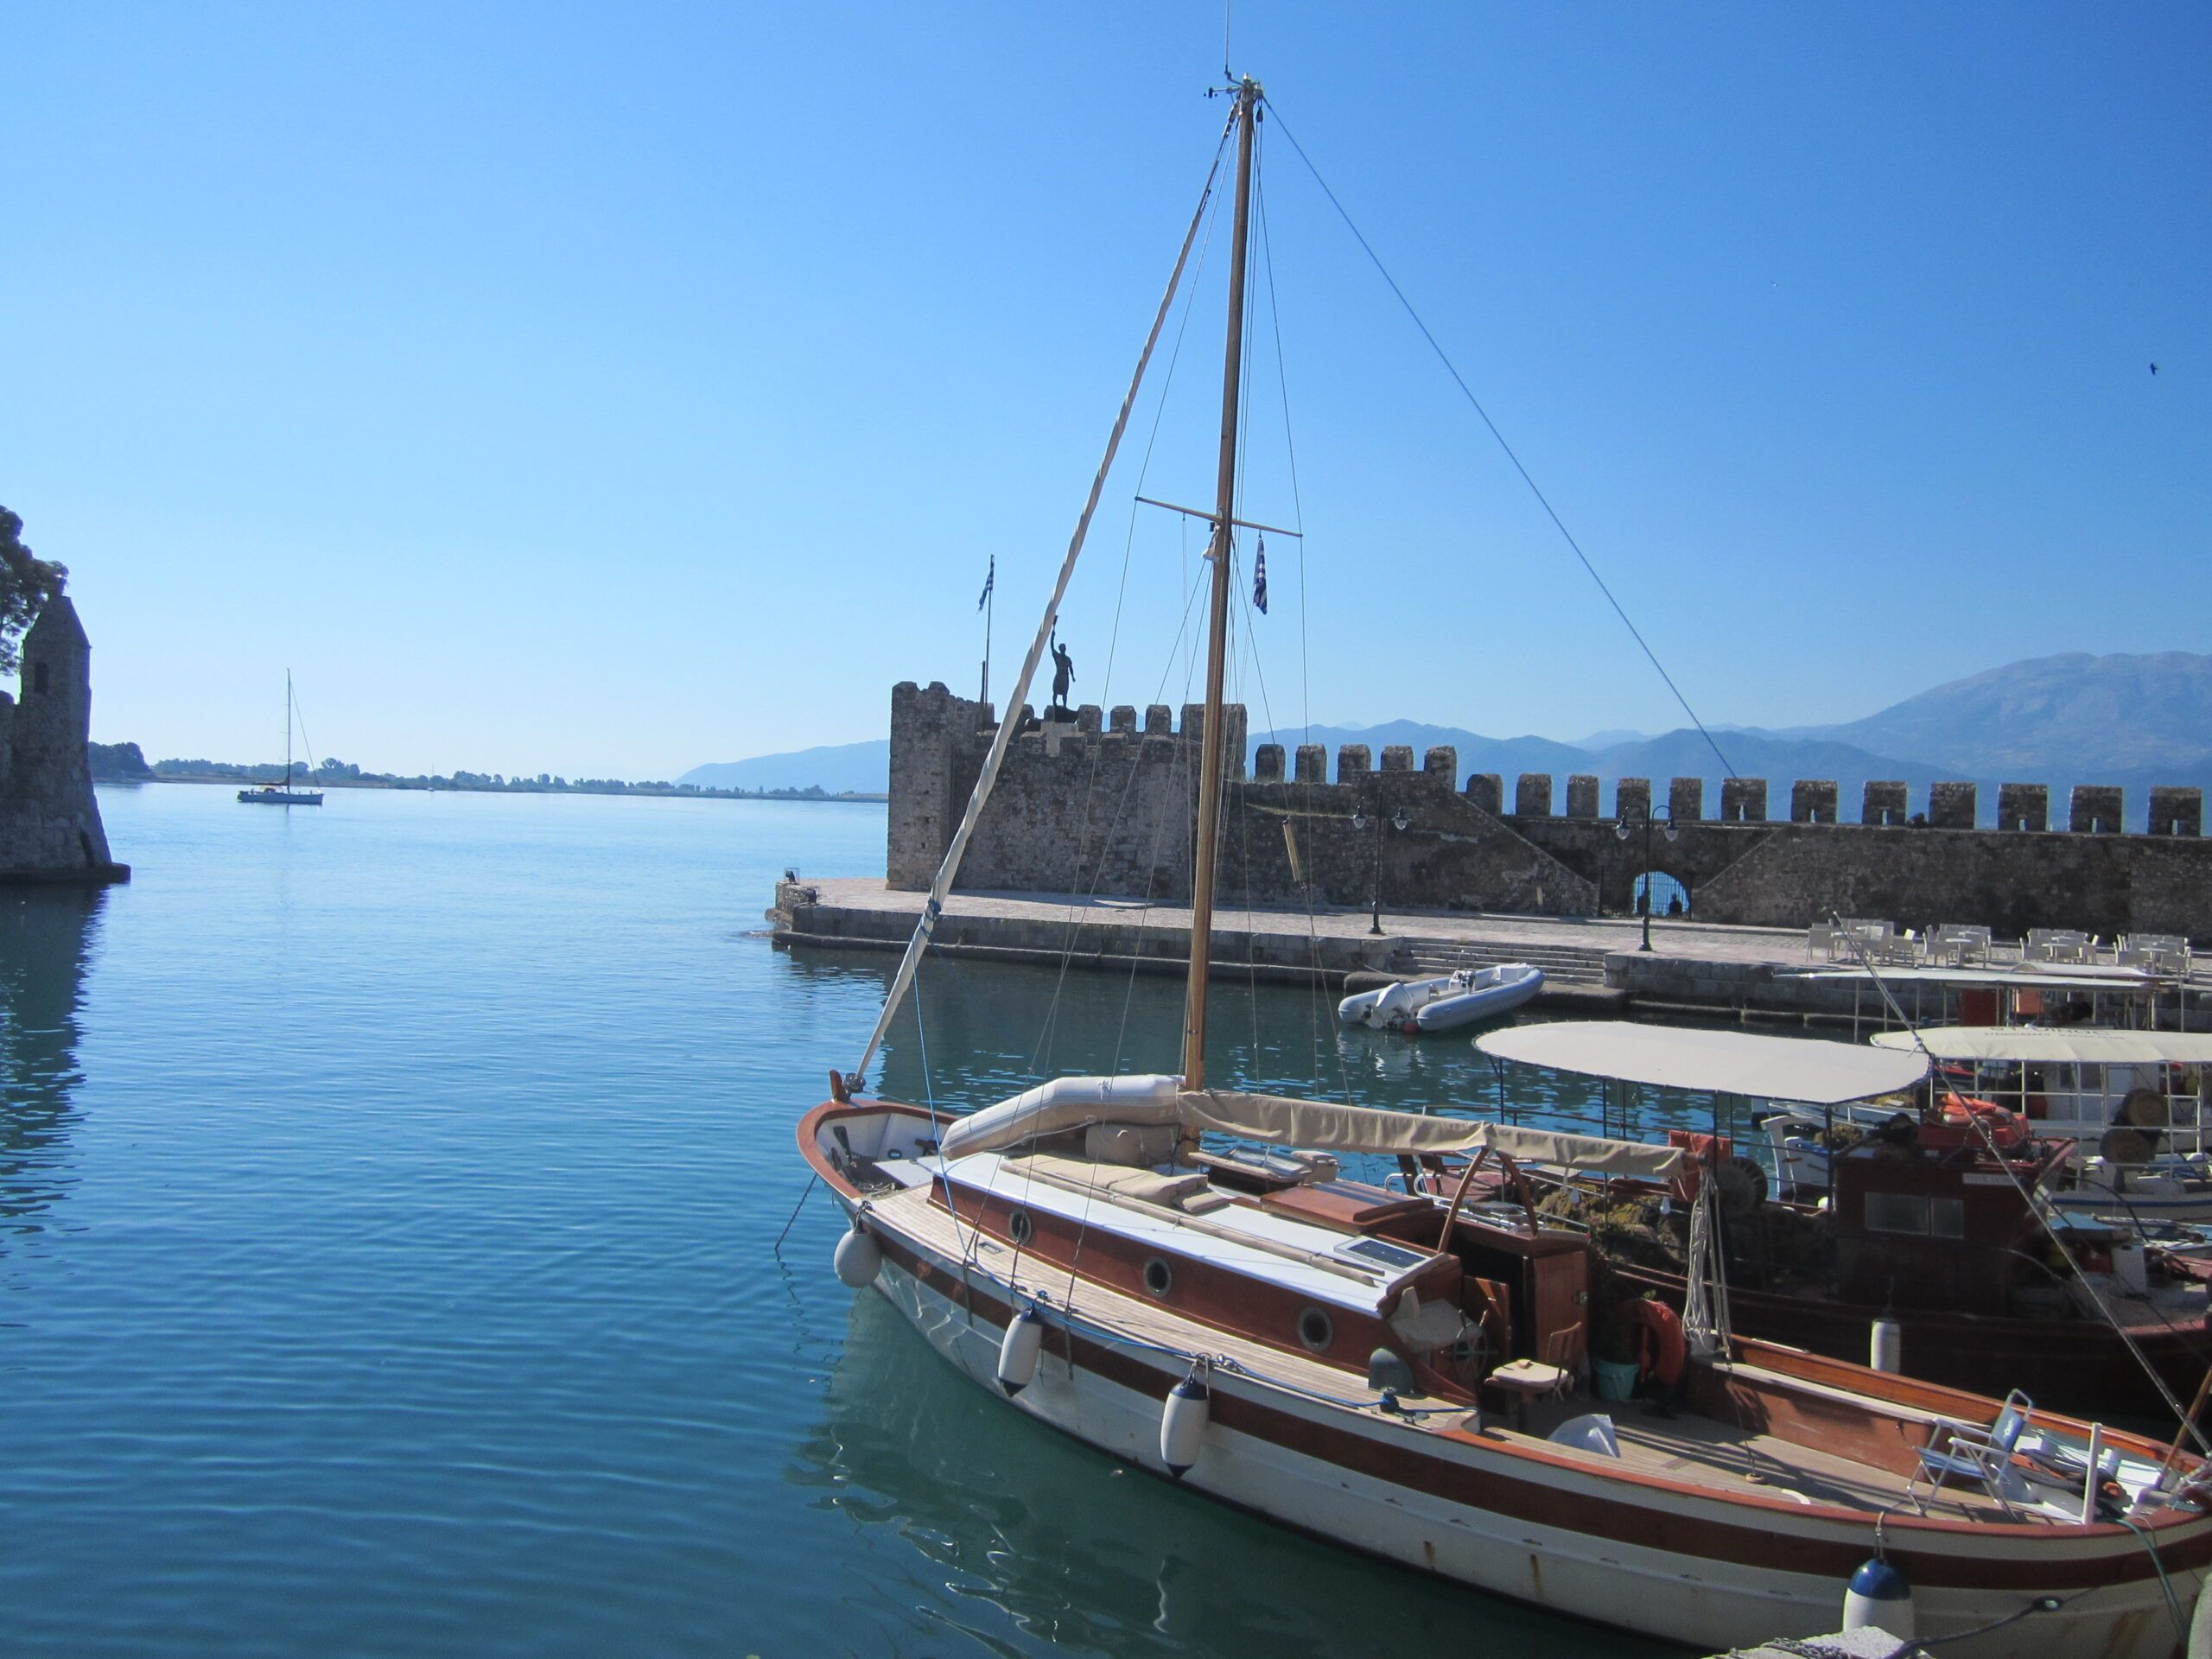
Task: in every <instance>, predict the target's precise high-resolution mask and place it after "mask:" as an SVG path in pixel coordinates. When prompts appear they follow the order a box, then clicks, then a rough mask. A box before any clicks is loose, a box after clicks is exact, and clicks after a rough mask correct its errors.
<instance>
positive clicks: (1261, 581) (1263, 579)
mask: <svg viewBox="0 0 2212 1659" xmlns="http://www.w3.org/2000/svg"><path fill="white" fill-rule="evenodd" d="M1252 606H1253V608H1254V609H1255V610H1256V611H1258V612H1259V613H1260V614H1261V615H1262V616H1265V615H1266V614H1267V613H1268V538H1267V537H1264V536H1262V537H1260V545H1259V550H1258V551H1257V552H1256V553H1255V554H1254V555H1253V557H1252Z"/></svg>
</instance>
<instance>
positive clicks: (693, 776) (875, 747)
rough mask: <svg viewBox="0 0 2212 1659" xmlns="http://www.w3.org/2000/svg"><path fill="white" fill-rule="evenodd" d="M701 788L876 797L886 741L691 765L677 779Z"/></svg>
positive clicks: (887, 759)
mask: <svg viewBox="0 0 2212 1659" xmlns="http://www.w3.org/2000/svg"><path fill="white" fill-rule="evenodd" d="M676 781H677V783H679V784H696V785H699V786H700V787H701V788H702V789H805V788H807V787H808V786H809V785H818V786H819V787H820V788H822V789H823V791H827V792H828V793H829V794H831V795H843V794H847V793H851V794H855V795H881V794H883V793H885V792H886V791H888V790H889V789H890V787H891V740H890V739H889V738H887V737H879V738H877V739H875V740H874V741H872V742H868V743H833V744H829V745H828V746H826V747H822V748H814V749H795V750H793V751H792V752H791V753H789V754H763V755H758V756H756V757H754V758H753V760H723V761H719V762H717V763H715V765H712V766H694V767H692V768H691V770H690V771H689V772H685V773H684V774H683V776H682V777H681V778H679V779H677V780H676Z"/></svg>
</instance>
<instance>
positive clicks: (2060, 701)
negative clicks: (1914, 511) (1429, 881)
mask: <svg viewBox="0 0 2212 1659" xmlns="http://www.w3.org/2000/svg"><path fill="white" fill-rule="evenodd" d="M1711 729H1712V732H1713V738H1714V740H1715V741H1717V743H1718V745H1719V750H1720V752H1721V753H1722V754H1725V755H1726V758H1727V764H1726V766H1723V765H1722V763H1721V761H1720V760H1719V757H1717V756H1716V755H1715V754H1714V753H1713V746H1712V745H1710V744H1708V743H1707V741H1706V740H1705V739H1704V738H1703V737H1701V736H1700V734H1698V733H1697V732H1696V731H1694V730H1693V729H1683V730H1677V731H1672V732H1666V733H1662V734H1657V735H1649V734H1643V733H1639V732H1630V731H1605V732H1598V733H1593V734H1592V735H1591V736H1589V737H1587V738H1586V739H1584V740H1583V741H1581V742H1580V743H1560V742H1555V741H1553V740H1552V739H1550V738H1544V737H1507V738H1498V737H1484V736H1483V735H1482V734H1479V733H1476V732H1470V731H1465V730H1462V729H1460V728H1457V727H1450V726H1427V725H1422V724H1421V723H1420V722H1419V721H1409V720H1396V721H1386V722H1384V723H1383V724H1382V725H1379V726H1316V727H1313V728H1311V729H1310V730H1306V729H1294V730H1289V731H1284V732H1281V733H1280V734H1277V733H1268V732H1262V733H1256V734H1254V735H1253V737H1252V739H1251V745H1252V747H1253V748H1255V749H1256V748H1257V747H1259V745H1261V744H1262V743H1266V742H1279V743H1281V744H1282V745H1283V746H1284V747H1285V748H1286V749H1288V750H1291V751H1293V752H1295V750H1296V747H1297V746H1298V745H1299V744H1300V743H1320V744H1324V745H1325V746H1326V747H1328V749H1329V752H1330V772H1331V775H1332V776H1333V775H1334V773H1335V768H1336V751H1337V749H1338V747H1339V746H1340V745H1342V744H1345V743H1365V744H1367V745H1368V746H1369V747H1370V748H1372V749H1373V750H1374V751H1375V761H1376V764H1377V765H1379V764H1381V761H1382V751H1383V747H1384V746H1386V745H1388V744H1393V743H1403V744H1407V745H1408V746H1410V747H1412V749H1413V751H1414V764H1415V765H1416V766H1418V765H1420V763H1421V755H1422V753H1424V752H1425V751H1426V750H1427V749H1428V748H1430V747H1433V746H1435V745H1437V744H1451V745H1452V746H1454V747H1457V748H1458V750H1459V779H1460V781H1462V782H1464V781H1465V779H1466V777H1467V774H1469V773H1470V772H1497V773H1499V774H1500V775H1501V776H1502V777H1503V779H1505V789H1506V799H1507V801H1508V803H1509V804H1510V802H1511V800H1512V795H1513V782H1514V779H1515V778H1516V777H1517V776H1518V775H1519V774H1520V773H1522V772H1550V773H1551V774H1553V776H1554V778H1555V779H1561V780H1563V779H1565V778H1566V777H1567V775H1568V774H1569V773H1572V772H1595V773H1596V774H1597V775H1598V776H1599V779H1602V780H1604V782H1605V784H1606V785H1611V782H1612V781H1613V780H1614V779H1619V778H1624V777H1627V778H1649V779H1654V780H1655V781H1656V782H1657V783H1658V784H1659V786H1660V788H1661V789H1662V791H1663V789H1664V788H1665V782H1664V780H1665V779H1669V778H1675V777H1701V778H1704V779H1707V808H1706V810H1707V811H1712V810H1716V809H1717V807H1718V805H1719V779H1721V778H1722V777H1724V776H1726V773H1727V772H1729V771H1731V770H1732V771H1733V772H1735V773H1736V774H1737V775H1738V776H1739V777H1745V778H1764V779H1768V780H1769V782H1770V785H1771V792H1770V796H1769V798H1768V803H1767V810H1768V811H1769V812H1770V813H1771V814H1772V815H1773V816H1774V817H1786V816H1787V815H1788V812H1789V785H1790V782H1791V780H1792V779H1798V778H1833V779H1835V781H1836V784H1837V785H1838V788H1839V791H1840V797H1841V804H1842V816H1843V817H1845V818H1847V819H1851V818H1855V817H1857V816H1858V810H1859V788H1860V786H1861V785H1863V784H1865V783H1866V781H1867V780H1868V779H1901V780H1903V781H1904V783H1905V784H1907V785H1910V788H1911V791H1912V795H1913V804H1914V806H1915V809H1916V810H1917V809H1918V808H1919V807H1920V806H1921V805H1923V804H1924V798H1925V794H1926V791H1927V787H1928V785H1929V784H1931V783H1934V782H1936V780H1938V779H1971V780H1973V781H1974V782H1977V783H1980V784H1981V785H1984V788H1983V791H1982V802H1981V804H1982V813H1983V817H1984V818H1985V819H1986V820H1993V818H1994V815H1995V812H1996V807H1997V800H1996V789H1995V785H1997V784H1999V783H2030V784H2034V783H2041V784H2048V785H2050V786H2051V788H2052V791H2053V795H2052V810H2053V813H2054V816H2057V815H2062V814H2063V810H2064V796H2063V791H2065V790H2066V789H2067V788H2069V787H2070V786H2071V785H2075V784H2118V785H2121V786H2123V787H2124V788H2126V790H2127V791H2128V817H2129V821H2130V822H2131V823H2133V822H2134V821H2135V820H2136V819H2137V818H2139V817H2140V816H2141V814H2142V812H2143V811H2144V810H2145V805H2146V804H2147V803H2146V799H2145V790H2146V789H2147V788H2148V787H2149V786H2150V785H2153V784H2183V785H2190V784H2193V785H2197V786H2199V787H2201V788H2205V789H2208V790H2212V656H2200V655H2197V654H2196V653H2194V652H2178V651H2170V652H2158V653H2157V654H2155V655H2150V656H2126V655H2113V656H2107V657H2096V656H2091V655H2090V654H2088V652H2067V653H2065V654H2063V655H2061V656H2056V657H2039V658H2032V659H2031V660H2028V661H2025V662H2018V663H2012V664H2007V665H2006V666H2005V667H2003V668H1994V669H1991V670H1989V671H1987V672H1986V673H1982V674H1975V675H1972V676H1969V677H1967V678H1965V679H1961V680H1954V681H1951V682H1949V683H1947V684H1943V685H1939V686H1937V687H1936V688H1935V689H1934V690H1929V691H1923V692H1921V693H1920V694H1919V695H1917V696H1911V697H1907V698H1906V699H1905V700H1904V702H1897V703H1894V704H1892V705H1891V706H1890V707H1889V708H1887V709H1883V710H1882V711H1881V712H1880V713H1879V714H1875V715H1868V716H1867V717H1866V718H1865V719H1864V720H1857V721H1849V722H1847V723H1845V724H1842V725H1836V726H1803V727H1795V728H1787V729H1783V730H1767V729H1765V728H1759V727H1743V726H1728V727H1724V726H1715V727H1713V728H1711ZM1247 760H1248V761H1249V756H1248V757H1247ZM890 770H891V758H890V745H889V743H888V742H887V741H883V740H880V739H879V740H877V741H874V742H869V743H843V744H837V745H835V746H832V747H827V748H816V749H802V750H799V751H798V752H797V753H791V754H771V755H762V756H760V758H758V759H757V760H738V761H731V762H728V763H726V764H723V765H720V766H698V767H695V768H694V769H693V770H691V771H690V772H685V773H684V774H683V777H682V778H681V779H678V781H679V782H681V783H688V784H698V785H703V786H709V787H720V788H745V789H757V788H763V787H766V788H771V789H773V788H804V787H805V786H806V785H809V784H818V785H821V786H822V787H823V789H825V790H828V791H832V792H833V793H834V792H836V791H846V790H851V791H861V792H868V793H878V794H880V793H882V792H883V791H886V790H887V788H888V787H889V785H890ZM1565 788H1566V785H1565V784H1564V782H1563V781H1561V782H1559V783H1557V784H1555V785H1554V794H1553V808H1554V810H1560V808H1562V807H1564V805H1565V804H1566V802H1565V798H1564V797H1565ZM1606 797H1607V799H1608V802H1609V803H1610V798H1611V790H1610V788H1608V789H1607V790H1606Z"/></svg>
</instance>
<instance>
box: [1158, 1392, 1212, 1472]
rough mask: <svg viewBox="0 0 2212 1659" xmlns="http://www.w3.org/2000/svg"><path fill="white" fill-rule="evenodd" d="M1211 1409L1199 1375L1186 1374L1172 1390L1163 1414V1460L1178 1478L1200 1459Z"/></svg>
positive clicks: (1161, 1435)
mask: <svg viewBox="0 0 2212 1659" xmlns="http://www.w3.org/2000/svg"><path fill="white" fill-rule="evenodd" d="M1211 1409H1212V1408H1211V1406H1210V1405H1209V1404H1208V1395H1207V1392H1206V1385H1205V1383H1201V1382H1199V1381H1198V1378H1197V1377H1196V1376H1186V1377H1185V1378H1184V1379H1183V1380H1182V1381H1181V1382H1180V1383H1177V1384H1176V1385H1175V1386H1174V1388H1173V1389H1170V1390H1169V1391H1168V1395H1167V1406H1166V1409H1165V1410H1164V1411H1162V1412H1161V1413H1160V1461H1161V1462H1162V1463H1164V1464H1166V1465H1167V1472H1168V1473H1169V1474H1171V1475H1173V1476H1174V1477H1175V1478H1176V1479H1178V1480H1180V1479H1182V1478H1183V1477H1184V1475H1185V1473H1187V1472H1188V1471H1189V1470H1190V1467H1191V1465H1192V1464H1194V1463H1196V1462H1197V1461H1198V1448H1199V1446H1201V1445H1202V1444H1203V1443H1204V1441H1205V1435H1206V1419H1207V1417H1208V1416H1209V1415H1211Z"/></svg>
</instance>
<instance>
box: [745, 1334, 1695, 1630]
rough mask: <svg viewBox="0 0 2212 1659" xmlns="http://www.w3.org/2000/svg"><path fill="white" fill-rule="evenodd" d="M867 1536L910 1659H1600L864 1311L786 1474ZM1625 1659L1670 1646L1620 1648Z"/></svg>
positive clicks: (855, 1597)
mask: <svg viewBox="0 0 2212 1659" xmlns="http://www.w3.org/2000/svg"><path fill="white" fill-rule="evenodd" d="M787 1478H788V1479H789V1480H790V1481H791V1484H793V1485H794V1486H796V1487H798V1488H801V1489H806V1490H811V1491H813V1492H814V1493H815V1494H816V1497H815V1498H814V1500H813V1501H814V1503H815V1506H816V1507H817V1509H823V1510H833V1511H835V1512H836V1513H837V1514H839V1515H841V1516H843V1517H844V1518H845V1519H846V1520H848V1521H849V1522H851V1523H852V1524H853V1525H854V1526H855V1529H857V1531H858V1534H859V1536H860V1538H861V1548H859V1549H858V1550H857V1551H856V1552H855V1554H856V1556H857V1559H858V1560H861V1561H862V1562H864V1563H865V1567H864V1568H863V1571H862V1574H861V1578H862V1580H864V1581H863V1582H861V1583H857V1584H855V1585H854V1586H852V1587H851V1588H850V1589H849V1591H848V1592H847V1598H846V1605H847V1609H848V1611H851V1612H854V1613H855V1614H863V1615H865V1617H866V1618H868V1622H869V1623H870V1624H873V1625H874V1627H875V1628H876V1630H878V1632H879V1633H880V1637H881V1650H882V1651H885V1652H889V1653H914V1654H920V1653H931V1654H938V1653H943V1652H944V1651H946V1650H947V1642H948V1639H949V1638H957V1637H965V1638H967V1640H968V1641H969V1642H970V1643H973V1644H974V1645H975V1646H976V1647H978V1648H981V1649H987V1650H989V1651H992V1652H995V1653H1006V1654H1012V1653H1024V1654H1027V1653H1039V1652H1043V1651H1045V1650H1046V1649H1052V1650H1055V1651H1058V1650H1068V1651H1074V1652H1081V1653H1111V1654H1116V1655H1126V1654H1133V1653H1182V1652H1191V1651H1204V1652H1206V1653H1210V1654H1219V1655H1224V1656H1241V1655H1253V1656H1259V1655H1265V1656H1268V1659H1302V1656H1308V1655H1311V1656H1315V1659H1319V1656H1324V1655H1337V1654H1342V1653H1346V1652H1362V1651H1366V1650H1368V1649H1371V1648H1376V1647H1380V1646H1382V1645H1383V1642H1384V1639H1385V1636H1384V1633H1385V1632H1386V1631H1387V1632H1388V1638H1387V1639H1388V1641H1389V1644H1390V1645H1392V1646H1393V1647H1396V1646H1401V1645H1404V1644H1406V1643H1412V1644H1413V1646H1414V1649H1415V1650H1424V1651H1425V1650H1434V1651H1439V1652H1446V1651H1455V1650H1457V1649H1459V1648H1461V1647H1463V1646H1465V1645H1466V1644H1467V1643H1468V1641H1469V1639H1470V1638H1471V1637H1473V1638H1476V1639H1478V1640H1479V1641H1480V1642H1482V1643H1484V1644H1485V1645H1494V1646H1495V1648H1496V1649H1497V1650H1501V1651H1507V1652H1536V1651H1542V1650H1546V1649H1549V1650H1554V1651H1566V1652H1580V1651H1584V1650H1586V1648H1587V1646H1588V1644H1589V1643H1590V1640H1591V1636H1590V1633H1589V1631H1588V1630H1586V1629H1584V1628H1582V1627H1580V1626H1576V1625H1574V1624H1571V1623H1570V1622H1568V1621H1566V1620H1561V1619H1559V1618H1554V1617H1552V1616H1549V1615H1546V1614H1542V1613H1539V1612H1537V1611H1534V1610H1531V1609H1528V1608H1524V1607H1522V1606H1519V1605H1516V1604H1514V1603H1510V1602H1505V1601H1500V1600H1497V1599H1493V1598H1491V1597H1487V1596H1483V1595H1480V1594H1478V1593H1476V1592H1471V1591H1466V1590H1461V1589H1459V1588H1456V1587H1454V1586H1450V1585H1446V1584H1443V1583H1440V1582H1439V1581H1437V1580H1432V1579H1427V1578H1423V1577H1421V1576H1420V1575H1418V1574H1415V1573H1409V1572H1404V1571H1400V1570H1397V1569H1395V1568H1392V1567H1389V1566H1387V1565H1384V1564H1382V1563H1378V1562H1376V1561H1373V1560H1369V1559H1367V1558H1365V1557H1363V1556H1359V1555H1357V1554H1353V1553H1351V1552H1350V1551H1347V1550H1344V1549H1341V1548H1334V1547H1331V1546H1327V1545H1324V1544H1319V1543H1316V1542H1313V1541H1310V1540H1307V1539H1304V1538H1301V1537H1299V1536H1298V1535H1295V1534H1293V1533H1290V1532H1288V1531H1286V1530H1284V1529H1280V1528H1277V1527H1274V1526H1271V1525H1269V1524H1268V1523H1266V1522H1261V1521H1257V1520H1255V1519H1253V1518H1251V1517H1249V1516H1243V1515H1240V1514H1238V1513H1236V1511H1234V1510H1227V1509H1224V1508H1222V1507H1221V1506H1219V1505H1217V1504H1214V1503H1208V1502H1205V1500H1203V1499H1200V1498H1197V1497H1193V1496H1192V1495H1191V1494H1189V1493H1186V1492H1183V1491H1179V1490H1177V1489H1176V1488H1173V1487H1171V1486H1169V1485H1167V1484H1166V1483H1165V1482H1162V1481H1159V1480H1156V1479H1154V1478H1152V1477H1150V1476H1147V1475H1144V1474H1141V1473H1137V1472H1135V1471H1128V1470H1126V1469H1124V1468H1122V1467H1121V1466H1120V1465H1117V1464H1116V1463H1114V1462H1113V1461H1112V1460H1111V1459H1107V1458H1104V1457H1102V1456H1099V1455H1097V1454H1095V1453H1093V1452H1090V1451H1088V1450H1086V1449H1084V1447H1082V1446H1077V1445H1076V1444H1075V1443H1074V1442H1072V1441H1070V1440H1065V1439H1064V1438H1062V1437H1061V1436H1059V1435H1058V1434H1056V1433H1053V1432H1052V1431H1051V1430H1049V1429H1046V1428H1045V1427H1041V1426H1039V1425H1038V1424H1036V1423H1033V1422H1031V1421H1029V1420H1027V1418H1023V1417H1020V1416H1019V1415H1017V1414H1015V1413H1014V1411H1012V1410H1011V1409H1009V1408H1007V1407H1006V1406H1004V1405H1002V1404H1001V1403H1000V1402H997V1401H995V1400H994V1399H992V1398H991V1397H990V1396H989V1395H987V1394H986V1393H984V1391H983V1390H982V1389H977V1388H976V1387H975V1386H974V1385H973V1384H971V1383H967V1382H965V1381H963V1379H961V1378H960V1377H958V1376H955V1375H954V1373H953V1372H952V1370H951V1369H950V1367H949V1366H946V1365H945V1364H944V1363H942V1362H941V1361H939V1360H938V1358H937V1357H936V1356H935V1355H934V1354H933V1353H931V1351H930V1349H929V1346H928V1344H926V1343H925V1342H924V1341H923V1339H922V1338H920V1337H919V1336H918V1334H917V1333H915V1332H913V1331H912V1330H911V1329H910V1328H909V1327H908V1326H907V1325H906V1323H905V1321H904V1320H902V1319H900V1318H899V1315H898V1313H896V1312H895V1311H894V1310H893V1308H892V1307H891V1306H890V1305H889V1304H888V1303H887V1302H885V1301H884V1300H882V1298H880V1297H879V1296H876V1295H874V1294H866V1295H861V1296H859V1297H856V1298H855V1299H854V1301H853V1304H852V1312H851V1315H850V1321H849V1327H848V1329H847V1330H846V1332H845V1333H844V1336H843V1339H842V1354H841V1357H839V1359H838V1360H837V1362H836V1366H835V1369H834V1371H833V1373H832V1375H831V1377H830V1380H829V1390H828V1398H827V1411H826V1414H825V1415H824V1417H823V1421H822V1422H821V1423H820V1424H819V1425H818V1427H816V1428H815V1429H814V1430H813V1431H812V1432H811V1433H809V1434H807V1435H806V1436H805V1437H804V1440H802V1441H801V1442H800V1444H799V1446H798V1461H797V1462H796V1463H795V1464H794V1465H793V1466H792V1467H791V1469H790V1471H788V1473H787ZM1607 1642H1608V1645H1607V1648H1606V1651H1608V1652H1613V1653H1621V1654H1639V1653H1653V1654H1656V1653H1662V1652H1669V1651H1671V1649H1665V1648H1662V1647H1660V1646H1657V1645H1656V1644H1649V1643H1638V1642H1637V1641H1635V1640H1634V1639H1633V1638H1631V1637H1608V1638H1607Z"/></svg>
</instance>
